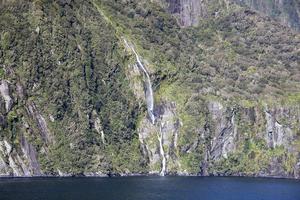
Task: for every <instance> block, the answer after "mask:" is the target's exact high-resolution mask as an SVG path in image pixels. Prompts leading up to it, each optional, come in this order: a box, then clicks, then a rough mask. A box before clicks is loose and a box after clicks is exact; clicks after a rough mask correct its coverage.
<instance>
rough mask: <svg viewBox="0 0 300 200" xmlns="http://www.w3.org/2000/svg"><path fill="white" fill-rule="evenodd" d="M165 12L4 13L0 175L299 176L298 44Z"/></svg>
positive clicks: (232, 8)
mask: <svg viewBox="0 0 300 200" xmlns="http://www.w3.org/2000/svg"><path fill="white" fill-rule="evenodd" d="M255 2H256V1H255ZM245 3H247V2H246V1H245ZM274 3H276V5H277V3H278V4H279V3H280V2H279V1H278V2H277V1H276V2H274ZM281 3H283V2H281ZM161 5H162V4H161V3H160V1H156V0H153V1H151V2H149V1H143V0H140V1H135V0H134V1H132V0H131V1H124V0H122V1H110V0H95V1H81V0H78V1H77V0H76V1H75V0H60V1H35V2H30V1H3V3H2V4H0V11H1V12H0V27H1V28H0V67H1V68H0V175H2V176H43V175H49V176H70V175H85V176H106V175H116V174H119V175H126V174H144V173H146V174H158V175H162V176H163V175H169V174H178V175H205V176H206V175H237V176H238V175H244V176H278V177H292V178H299V177H300V154H299V152H300V142H299V141H300V139H299V137H300V107H299V105H300V96H299V93H300V70H299V64H300V63H299V59H298V58H299V49H300V37H299V34H297V33H296V32H293V31H291V29H289V28H288V27H284V26H281V25H280V24H279V23H278V22H276V21H274V20H271V19H270V18H268V17H266V16H264V15H261V14H259V13H257V12H254V11H252V10H249V9H248V8H243V7H240V6H239V5H238V4H234V3H232V2H231V1H219V0H215V1H205V0H204V1H199V0H174V1H173V0H167V1H164V2H163V6H164V7H162V6H161ZM258 5H261V6H263V7H266V6H269V4H264V3H259V2H256V3H255V6H258ZM165 8H168V11H169V12H171V13H172V14H174V15H175V17H174V15H171V14H169V12H166V10H165ZM274 8H276V9H277V8H278V9H279V8H280V7H279V6H278V7H276V6H275V7H274ZM257 9H258V10H259V8H257ZM266 9H268V8H267V7H266ZM178 19H180V21H179V24H180V26H179V25H178ZM196 25H197V26H196ZM182 26H183V27H189V28H187V29H185V28H182ZM190 26H192V27H190ZM193 26H194V27H193Z"/></svg>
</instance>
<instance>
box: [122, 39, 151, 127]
mask: <svg viewBox="0 0 300 200" xmlns="http://www.w3.org/2000/svg"><path fill="white" fill-rule="evenodd" d="M123 40H124V43H125V44H126V46H127V48H129V49H131V50H132V52H133V53H134V55H135V57H136V61H137V65H138V67H139V69H141V70H142V71H143V74H144V75H145V76H146V81H145V85H146V91H145V96H146V103H147V110H148V115H149V117H150V119H151V122H152V124H154V123H155V116H154V113H153V108H154V97H153V90H152V84H151V79H150V76H149V74H148V72H147V70H146V68H145V67H144V65H143V63H142V62H141V59H140V57H139V55H138V54H137V52H136V51H135V49H134V48H133V46H132V45H129V44H128V42H127V41H126V39H125V38H123Z"/></svg>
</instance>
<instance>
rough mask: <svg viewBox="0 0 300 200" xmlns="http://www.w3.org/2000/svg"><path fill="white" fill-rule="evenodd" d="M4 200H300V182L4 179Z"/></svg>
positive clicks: (0, 185)
mask: <svg viewBox="0 0 300 200" xmlns="http://www.w3.org/2000/svg"><path fill="white" fill-rule="evenodd" d="M0 199H1V200H50V199H51V200H52V199H53V200H60V199H62V200H94V199H95V200H110V199H114V200H126V199H128V200H160V199H163V200H168V199H170V200H176V199H179V200H181V199H192V200H193V199H195V200H196V199H197V200H300V181H296V180H283V179H261V178H226V177H207V178H203V177H122V178H33V179H30V178H20V179H9V178H7V179H6V178H5V179H0Z"/></svg>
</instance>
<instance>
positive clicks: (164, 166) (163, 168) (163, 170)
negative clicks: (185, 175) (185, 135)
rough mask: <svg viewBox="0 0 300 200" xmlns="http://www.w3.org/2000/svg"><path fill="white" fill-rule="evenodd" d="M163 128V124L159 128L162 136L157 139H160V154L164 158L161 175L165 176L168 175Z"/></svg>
mask: <svg viewBox="0 0 300 200" xmlns="http://www.w3.org/2000/svg"><path fill="white" fill-rule="evenodd" d="M162 126H163V124H162V125H161V126H160V128H159V134H160V135H158V136H157V137H158V141H159V152H160V155H161V157H162V163H161V165H162V166H161V171H160V175H161V176H164V175H165V174H166V156H165V151H164V146H163V132H162Z"/></svg>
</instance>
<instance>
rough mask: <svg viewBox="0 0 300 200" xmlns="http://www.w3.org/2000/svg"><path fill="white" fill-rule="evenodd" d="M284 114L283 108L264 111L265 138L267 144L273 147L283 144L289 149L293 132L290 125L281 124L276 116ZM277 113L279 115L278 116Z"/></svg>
mask: <svg viewBox="0 0 300 200" xmlns="http://www.w3.org/2000/svg"><path fill="white" fill-rule="evenodd" d="M283 114H284V109H280V110H272V111H269V110H267V111H265V115H266V134H265V136H266V137H265V138H266V141H267V143H268V146H269V147H271V148H275V147H276V146H284V147H285V148H287V149H289V148H290V144H291V141H292V140H293V132H292V130H291V128H290V127H288V126H284V125H282V124H281V123H280V122H279V121H278V120H277V117H279V116H280V115H281V116H282V115H283ZM278 115H279V116H278ZM281 118H282V117H281Z"/></svg>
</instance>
